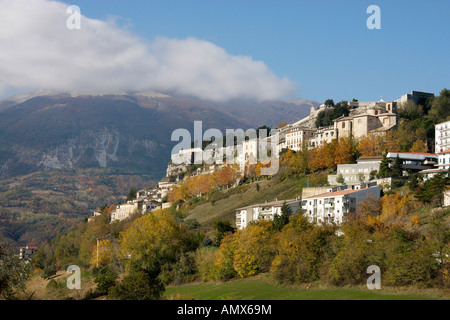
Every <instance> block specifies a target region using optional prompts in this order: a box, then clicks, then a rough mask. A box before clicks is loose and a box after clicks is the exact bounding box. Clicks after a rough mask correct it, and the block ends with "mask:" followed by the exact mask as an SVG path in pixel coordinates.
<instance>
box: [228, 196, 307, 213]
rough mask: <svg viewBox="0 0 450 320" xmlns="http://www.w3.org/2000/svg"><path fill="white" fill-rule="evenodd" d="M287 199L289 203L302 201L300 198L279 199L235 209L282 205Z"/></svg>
mask: <svg viewBox="0 0 450 320" xmlns="http://www.w3.org/2000/svg"><path fill="white" fill-rule="evenodd" d="M285 201H286V203H287V204H291V203H295V202H300V199H290V200H278V201H271V202H265V203H258V204H252V205H250V206H246V207H242V208H236V209H234V210H235V211H239V210H244V209H249V208H257V207H281V206H282V205H283V203H284V202H285Z"/></svg>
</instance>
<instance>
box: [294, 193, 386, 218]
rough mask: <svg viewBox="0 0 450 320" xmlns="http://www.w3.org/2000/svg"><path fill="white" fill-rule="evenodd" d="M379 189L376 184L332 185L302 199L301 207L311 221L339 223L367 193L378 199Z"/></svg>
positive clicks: (355, 208) (354, 208)
mask: <svg viewBox="0 0 450 320" xmlns="http://www.w3.org/2000/svg"><path fill="white" fill-rule="evenodd" d="M380 190H381V189H380V186H377V185H376V184H360V185H358V186H352V187H351V188H349V187H348V186H341V187H334V188H331V189H329V192H326V193H323V194H319V195H315V196H312V197H308V198H304V199H302V209H303V210H304V212H305V214H306V216H307V217H308V218H309V220H310V221H311V222H313V223H317V224H325V223H336V224H341V223H342V222H345V221H346V219H347V218H348V217H349V216H350V215H351V214H352V213H354V212H356V210H357V209H358V207H359V203H360V202H361V201H364V200H365V199H366V198H367V197H368V196H369V195H372V196H373V197H375V198H376V199H379V198H380Z"/></svg>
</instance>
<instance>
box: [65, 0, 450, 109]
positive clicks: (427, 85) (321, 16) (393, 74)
mask: <svg viewBox="0 0 450 320" xmlns="http://www.w3.org/2000/svg"><path fill="white" fill-rule="evenodd" d="M66 3H67V4H75V5H78V6H79V7H80V9H81V13H82V14H83V15H84V16H86V17H88V18H93V19H100V20H105V19H108V18H111V17H115V18H116V19H117V23H118V24H119V25H121V26H123V27H124V28H127V29H128V30H129V31H130V32H132V33H134V34H136V35H138V36H139V37H141V38H143V39H149V40H152V39H155V38H156V37H161V36H162V37H167V38H171V39H186V38H188V37H193V38H197V39H201V40H205V41H208V42H212V43H214V44H215V45H217V46H218V47H221V48H223V49H225V50H226V51H227V52H228V53H229V54H231V55H244V56H250V57H252V59H253V60H257V61H263V62H264V63H265V64H266V65H267V66H268V68H270V70H272V72H273V73H275V75H277V76H278V77H280V78H282V77H287V78H289V79H290V80H292V81H293V82H294V83H295V85H296V86H295V91H294V92H293V94H291V96H298V97H301V98H305V99H313V100H317V101H319V102H323V101H325V99H327V98H332V99H334V100H335V101H336V102H337V101H340V100H349V99H352V98H357V99H359V100H360V101H373V100H379V99H380V98H383V99H384V100H393V99H397V98H399V97H400V96H401V95H403V94H405V93H409V92H410V91H411V90H419V91H427V92H433V93H435V94H439V91H440V90H442V89H443V88H449V87H450V81H449V74H450V63H449V53H450V40H449V39H450V37H449V31H450V19H448V14H449V13H450V1H441V0H439V1H438V0H431V1H422V0H420V1H413V0H410V1H394V0H390V1H375V0H372V1H364V0H353V1H352V0H348V1H325V0H322V1H321V0H319V1H299V0H296V1H287V0H280V1H268V0H241V1H235V0H227V1H224V0H209V1H206V0H189V1H188V0H165V1H159V0H150V1H138V0H131V1H124V0H95V1H93V0H72V1H70V2H66ZM372 4H375V5H378V6H379V7H380V9H381V29H380V30H369V29H368V28H367V27H366V20H367V19H368V18H369V16H370V14H367V13H366V9H367V7H368V6H369V5H372Z"/></svg>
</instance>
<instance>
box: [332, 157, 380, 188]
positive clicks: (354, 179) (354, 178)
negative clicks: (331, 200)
mask: <svg viewBox="0 0 450 320" xmlns="http://www.w3.org/2000/svg"><path fill="white" fill-rule="evenodd" d="M382 160H383V157H362V158H359V159H358V160H357V163H346V164H338V165H337V174H335V175H331V174H330V175H328V183H329V184H330V185H332V186H333V185H338V184H339V183H338V182H337V180H338V177H339V176H340V175H342V177H343V178H344V184H346V185H353V184H361V183H362V182H368V181H369V180H370V178H371V176H370V173H375V172H376V173H378V172H379V171H380V164H381V161H382Z"/></svg>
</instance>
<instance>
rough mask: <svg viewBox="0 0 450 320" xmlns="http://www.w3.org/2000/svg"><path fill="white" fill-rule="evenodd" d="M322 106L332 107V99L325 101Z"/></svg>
mask: <svg viewBox="0 0 450 320" xmlns="http://www.w3.org/2000/svg"><path fill="white" fill-rule="evenodd" d="M323 104H324V105H325V106H327V107H334V101H333V99H327V100H325V102H324V103H323Z"/></svg>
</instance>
